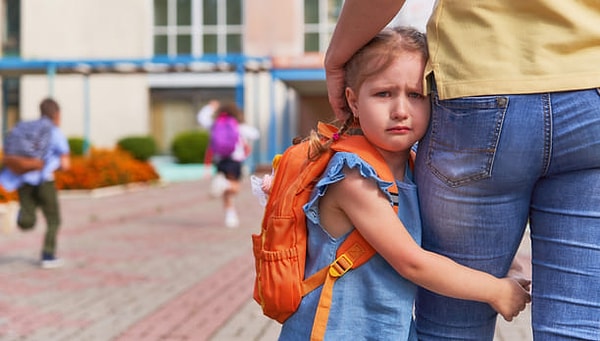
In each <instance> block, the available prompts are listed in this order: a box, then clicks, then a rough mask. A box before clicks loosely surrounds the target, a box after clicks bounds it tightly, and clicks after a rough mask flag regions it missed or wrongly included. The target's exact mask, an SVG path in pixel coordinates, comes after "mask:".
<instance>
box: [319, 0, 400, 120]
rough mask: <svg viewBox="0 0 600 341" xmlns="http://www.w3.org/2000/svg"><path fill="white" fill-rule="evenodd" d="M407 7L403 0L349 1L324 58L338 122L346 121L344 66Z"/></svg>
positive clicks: (329, 90)
mask: <svg viewBox="0 0 600 341" xmlns="http://www.w3.org/2000/svg"><path fill="white" fill-rule="evenodd" d="M403 5H404V0H368V1H365V0H346V1H345V2H344V5H343V7H342V11H341V12H340V16H339V18H338V20H337V24H336V26H335V30H334V31H333V34H332V36H331V41H330V43H329V48H328V49H327V53H326V54H325V73H326V77H327V91H328V95H329V102H330V104H331V107H332V108H333V110H334V113H335V115H336V117H337V118H338V119H341V120H344V119H345V118H346V115H347V114H348V113H344V112H343V111H342V109H343V108H344V106H345V105H344V103H345V102H344V96H343V95H344V94H343V89H344V72H343V67H344V64H345V63H346V62H347V61H348V59H350V57H351V56H352V55H353V54H354V53H355V52H356V51H357V50H358V49H359V48H360V47H362V46H363V45H365V44H366V43H367V42H368V41H369V40H371V38H373V37H374V36H375V35H376V34H377V33H379V31H381V29H383V28H384V27H385V26H386V25H387V24H388V23H389V22H390V21H391V20H392V19H393V18H394V16H395V15H396V14H397V13H398V11H399V10H400V8H401V7H402V6H403Z"/></svg>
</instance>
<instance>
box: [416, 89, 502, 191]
mask: <svg viewBox="0 0 600 341" xmlns="http://www.w3.org/2000/svg"><path fill="white" fill-rule="evenodd" d="M507 107H508V97H502V96H493V97H491V96H482V97H466V98H460V99H450V100H443V101H440V100H439V99H438V98H437V96H435V95H434V97H433V108H432V115H431V131H430V143H429V148H428V149H427V151H426V153H427V154H426V164H427V165H428V167H429V168H430V169H431V171H432V172H433V173H434V174H435V175H436V176H437V177H438V178H439V179H440V180H442V181H444V182H445V183H446V184H447V185H449V186H452V187H457V186H461V185H465V184H467V183H469V182H473V181H478V180H481V179H485V178H489V177H490V176H491V173H492V166H493V164H494V157H495V155H496V148H497V146H498V141H499V139H500V132H501V130H502V123H503V122H504V115H505V113H506V109H507Z"/></svg>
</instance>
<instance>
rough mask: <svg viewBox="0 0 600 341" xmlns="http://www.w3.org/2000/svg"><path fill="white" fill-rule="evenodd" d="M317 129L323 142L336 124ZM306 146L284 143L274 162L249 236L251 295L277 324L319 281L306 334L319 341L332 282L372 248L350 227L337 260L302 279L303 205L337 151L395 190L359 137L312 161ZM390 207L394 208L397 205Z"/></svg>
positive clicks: (338, 143) (390, 177) (381, 161)
mask: <svg viewBox="0 0 600 341" xmlns="http://www.w3.org/2000/svg"><path fill="white" fill-rule="evenodd" d="M318 132H319V134H320V136H321V137H322V139H323V141H325V140H327V139H329V138H330V137H331V136H332V135H333V134H334V133H336V132H337V128H336V127H334V126H331V125H328V124H324V123H319V125H318ZM308 149H309V143H308V141H303V142H301V143H299V144H296V145H293V146H291V147H289V148H288V149H287V150H286V151H285V152H284V153H283V155H282V157H281V159H280V160H279V165H278V167H277V171H276V173H275V177H274V179H273V185H272V188H271V192H270V194H269V199H268V201H267V204H266V206H265V213H264V216H263V220H262V225H261V232H260V234H254V235H252V244H253V252H254V259H255V266H256V277H255V282H254V299H255V300H256V301H257V302H258V303H259V304H260V305H261V307H262V310H263V313H264V314H265V315H266V316H268V317H270V318H272V319H275V320H277V321H279V322H280V323H283V322H284V321H285V320H286V319H287V318H288V317H289V316H290V315H292V314H293V313H294V312H295V311H296V309H297V308H298V306H299V304H300V301H301V300H302V297H303V296H304V295H306V294H308V293H309V292H311V291H312V290H314V289H316V288H317V287H319V286H320V285H323V289H322V292H321V297H320V299H319V304H318V308H317V313H316V315H315V320H314V324H313V330H312V335H311V339H312V340H320V339H322V338H323V337H324V335H325V328H326V326H327V320H328V317H329V309H330V306H331V298H332V297H331V296H332V290H333V284H334V283H335V281H336V280H337V279H338V278H339V277H341V276H343V275H344V273H346V272H347V271H349V270H351V269H353V268H356V267H358V266H360V265H362V264H364V263H366V262H367V261H368V260H369V259H370V258H371V256H373V255H374V254H375V250H374V249H373V248H372V247H371V246H370V245H369V244H368V243H367V241H365V240H364V238H363V237H362V236H361V235H360V233H359V232H358V231H357V230H356V229H354V230H353V231H352V232H351V233H350V235H349V236H348V238H347V239H346V240H345V241H344V242H343V243H342V245H341V246H340V248H339V249H338V252H337V255H336V258H337V259H336V260H335V261H334V262H333V263H331V264H330V265H329V266H327V267H325V268H323V269H321V270H319V271H318V272H317V273H315V274H314V275H313V276H310V277H309V278H306V279H305V278H304V267H305V260H306V245H307V228H306V217H305V215H304V211H303V209H302V207H303V205H304V204H306V203H307V202H308V200H309V199H310V195H311V192H312V190H313V188H314V186H315V184H316V183H317V181H318V180H319V178H320V177H321V175H322V173H323V171H324V170H325V167H326V166H327V164H328V162H329V160H330V159H331V157H332V155H333V154H334V153H335V152H337V151H347V152H352V153H355V154H357V155H358V156H360V157H361V158H362V159H363V160H364V161H366V162H367V163H369V164H370V165H371V166H373V168H374V169H375V171H376V172H377V174H378V176H379V177H380V178H381V179H383V180H385V181H389V182H391V183H392V187H391V188H390V193H392V196H393V197H394V195H393V194H394V193H395V194H397V191H398V189H397V187H396V183H395V181H394V177H393V175H392V173H391V171H390V170H389V168H388V166H387V164H386V163H385V161H384V159H383V157H382V156H381V155H380V154H379V152H378V151H377V150H376V149H375V148H374V147H373V146H372V145H371V144H370V143H369V142H368V141H367V140H366V139H365V138H364V137H363V136H360V135H350V136H349V135H342V136H340V138H339V139H338V140H337V141H335V142H333V143H332V144H331V148H330V149H329V150H328V151H327V152H324V153H323V154H322V155H321V156H319V157H318V158H317V159H316V160H314V161H309V160H308V152H309V150H308ZM393 207H394V209H395V210H396V212H397V210H398V207H397V205H394V206H393Z"/></svg>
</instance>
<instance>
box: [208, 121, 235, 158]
mask: <svg viewBox="0 0 600 341" xmlns="http://www.w3.org/2000/svg"><path fill="white" fill-rule="evenodd" d="M239 138H240V132H239V126H238V121H237V120H236V119H235V118H233V117H231V116H229V115H227V114H224V113H223V114H220V115H219V116H218V117H217V119H216V120H215V122H214V123H213V125H212V127H211V129H210V143H209V147H210V150H211V151H212V153H213V154H214V155H217V156H220V157H228V156H229V155H231V153H233V151H234V150H235V145H236V144H237V142H238V140H239Z"/></svg>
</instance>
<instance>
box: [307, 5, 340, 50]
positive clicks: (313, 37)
mask: <svg viewBox="0 0 600 341" xmlns="http://www.w3.org/2000/svg"><path fill="white" fill-rule="evenodd" d="M342 3H343V0H304V51H305V52H319V51H320V52H324V51H325V50H326V49H327V45H328V44H329V40H330V39H331V34H332V33H333V29H334V27H335V24H336V22H337V19H338V17H339V14H340V10H341V8H342Z"/></svg>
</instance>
